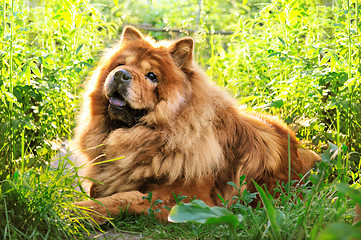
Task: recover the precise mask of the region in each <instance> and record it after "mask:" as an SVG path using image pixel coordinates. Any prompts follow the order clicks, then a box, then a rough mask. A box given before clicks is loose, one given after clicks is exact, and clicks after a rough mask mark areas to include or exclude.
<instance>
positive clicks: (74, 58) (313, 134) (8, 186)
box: [0, 0, 361, 239]
mask: <svg viewBox="0 0 361 240" xmlns="http://www.w3.org/2000/svg"><path fill="white" fill-rule="evenodd" d="M199 2H200V1H195V0H187V1H174V0H171V1H164V0H153V1H151V0H147V1H145V0H142V1H132V0H125V1H117V0H113V1H109V0H108V1H97V0H94V1H90V0H87V1H79V0H67V1H53V0H50V1H21V0H19V1H9V0H3V1H1V3H0V9H1V13H2V14H1V16H0V18H1V19H2V21H1V24H0V90H1V92H2V93H3V94H2V95H1V97H0V129H1V133H2V134H0V156H1V157H0V166H1V167H0V181H1V180H2V182H1V192H0V214H1V217H2V219H6V221H3V222H1V223H0V228H1V229H0V231H1V233H3V234H4V236H5V238H13V239H20V238H21V239H23V238H32V239H34V238H35V239H36V238H40V239H44V238H51V239H53V238H62V239H64V238H65V239H66V238H73V236H76V237H78V238H86V236H84V234H82V233H81V232H83V233H84V232H87V231H93V230H89V228H88V227H84V226H83V225H82V224H81V223H76V224H71V223H70V219H69V217H68V216H66V214H64V212H63V211H62V209H64V208H65V207H69V206H68V202H71V201H74V199H73V198H74V197H76V196H77V195H80V196H82V195H83V193H82V192H80V191H75V190H74V189H72V188H71V186H72V185H73V183H74V182H76V181H77V180H76V179H77V175H76V174H75V173H74V172H71V171H70V172H68V171H66V170H65V169H59V168H57V169H52V168H51V167H50V166H49V162H50V161H51V159H53V158H54V155H55V150H56V149H57V147H58V145H59V142H61V141H62V140H63V139H69V138H71V137H72V130H73V128H74V122H75V121H74V116H75V114H76V111H77V109H78V100H79V93H80V92H81V83H82V82H83V80H84V78H85V76H86V75H87V74H88V73H89V71H90V69H91V67H93V65H94V63H95V62H96V60H97V58H98V53H99V52H100V50H101V49H103V48H104V47H106V46H108V45H109V44H110V43H111V42H113V41H114V40H116V39H117V38H118V34H119V32H120V31H121V28H122V24H124V23H130V24H135V25H141V26H147V27H149V26H151V27H155V28H160V29H174V28H177V29H181V32H179V33H173V32H157V31H150V34H152V35H153V36H154V37H156V38H158V39H163V38H169V37H171V38H173V37H180V36H184V35H188V34H193V30H196V32H194V34H193V37H195V39H196V46H195V49H196V54H195V56H196V58H197V61H198V62H199V63H200V64H201V65H202V66H203V67H204V68H205V69H206V70H207V73H208V75H209V76H211V77H212V79H213V80H214V81H215V82H216V83H217V84H218V85H220V86H222V87H225V88H226V89H227V90H228V91H229V92H230V93H231V94H232V95H234V96H236V98H237V99H238V101H239V103H240V104H244V105H246V106H247V107H250V108H254V109H256V110H260V111H265V112H268V113H270V114H275V115H279V116H280V117H282V118H283V119H285V121H286V122H287V123H288V124H290V125H291V126H292V127H293V128H295V130H296V131H297V130H298V132H297V136H298V137H299V138H300V139H301V142H302V143H305V144H306V145H308V146H307V147H309V148H314V149H316V150H317V151H318V152H320V153H321V152H323V155H322V159H323V161H322V162H321V163H320V164H319V166H318V168H316V169H315V170H314V171H313V172H312V173H311V174H310V176H309V180H308V181H306V185H302V186H300V187H299V188H297V189H291V191H290V192H289V191H284V189H288V186H289V185H290V184H291V183H288V184H289V185H287V184H286V185H285V184H283V185H282V186H279V188H278V189H276V192H277V194H278V195H279V197H278V198H274V197H273V196H270V195H269V194H267V190H266V189H265V190H263V189H261V188H259V192H260V196H259V197H260V198H261V199H262V201H263V205H264V207H262V206H257V207H255V208H251V207H250V206H249V204H250V203H251V202H252V201H253V199H254V198H255V197H256V194H255V193H249V192H248V191H243V188H241V187H242V186H243V185H244V184H245V183H244V179H240V180H241V181H240V186H241V187H240V188H238V187H237V185H236V184H234V183H233V184H232V183H229V184H230V185H232V186H234V187H236V188H237V190H238V196H235V197H234V198H233V199H232V201H231V202H230V201H227V200H224V199H223V198H222V196H219V197H220V200H221V201H222V202H223V204H224V206H225V207H226V208H227V209H226V208H223V209H222V210H219V211H221V212H222V213H224V214H226V213H227V214H228V213H232V214H233V215H232V214H231V215H229V216H237V215H241V216H243V220H242V221H241V224H239V225H237V226H236V225H234V230H235V232H236V234H237V236H238V237H240V238H245V239H268V238H276V239H277V238H279V236H281V238H283V239H318V238H322V239H332V237H333V238H336V237H337V236H339V235H337V234H339V233H338V231H339V229H343V230H344V232H342V234H344V236H350V237H356V236H355V235H354V234H358V231H357V230H356V229H355V227H353V226H351V225H350V224H349V222H350V221H351V218H352V209H353V207H354V205H355V202H358V203H360V202H359V198H358V197H355V196H359V195H358V194H357V193H355V192H353V191H354V190H353V188H356V187H358V186H359V183H358V181H359V168H360V163H359V158H360V152H361V137H360V135H359V134H358V132H360V130H361V126H360V122H361V115H360V112H361V111H360V109H361V88H360V82H361V81H360V71H361V69H360V59H361V54H360V48H361V45H360V42H361V35H360V30H359V29H360V24H361V23H360V21H359V12H360V10H359V7H358V0H351V1H345V0H344V1H341V0H339V1H334V5H333V6H332V7H330V6H326V5H322V4H321V3H320V2H321V1H317V2H316V1H306V0H301V1H291V0H277V1H267V0H264V1H262V0H249V1H247V0H246V1H235V0H229V1H223V2H222V1H201V2H202V3H203V4H201V5H199ZM326 2H327V1H326ZM189 30H192V31H189ZM214 31H230V32H233V34H231V35H212V34H208V33H212V32H214ZM342 143H344V144H342ZM335 183H343V184H351V185H352V188H351V189H352V190H347V189H348V188H346V187H342V186H344V185H337V186H338V190H339V191H337V190H336V187H335V186H336V185H335ZM340 186H341V187H340ZM262 191H264V192H263V193H262ZM300 194H302V195H303V196H304V197H303V201H302V200H301V199H300V198H298V197H296V196H300ZM174 197H175V200H176V201H177V202H181V201H182V200H185V199H186V197H185V196H182V195H178V196H174ZM350 197H351V198H350ZM147 199H148V200H149V201H150V203H151V206H152V207H151V208H150V210H149V214H150V215H154V214H157V211H158V210H159V209H155V210H154V208H157V207H158V206H160V205H161V203H160V202H157V201H155V202H153V203H152V202H151V201H152V196H151V195H148V198H147ZM152 204H153V205H152ZM192 204H193V205H192ZM156 205H157V206H156ZM19 206H20V207H19ZM184 208H186V209H188V210H189V209H194V208H198V209H203V210H202V211H208V213H209V212H212V210H211V209H212V208H209V207H206V206H204V205H203V204H202V203H200V202H198V201H195V202H192V203H190V205H189V204H185V203H180V205H179V209H183V210H184ZM183 210H182V212H178V213H179V214H183V216H184V217H189V216H186V215H184V214H185V213H186V212H183ZM227 214H226V215H227ZM218 217H219V216H218ZM230 218H233V217H230ZM219 219H221V217H219V218H217V217H216V220H217V221H218V220H219ZM73 220H74V219H73ZM197 221H198V220H197ZM202 221H203V222H204V221H205V222H207V220H206V219H205V218H204V219H203V220H202ZM217 221H216V222H217ZM217 223H219V222H217ZM108 227H111V228H112V229H115V230H116V231H127V232H137V233H139V232H141V233H142V234H143V235H145V236H148V237H150V238H152V239H170V238H188V239H189V238H193V239H194V238H197V239H207V238H208V239H214V238H219V239H224V238H230V237H231V236H234V235H229V234H227V230H226V228H227V227H226V226H224V225H222V224H221V225H218V226H216V227H215V226H210V225H202V224H199V223H183V224H179V225H178V224H171V225H162V224H159V223H157V222H155V221H154V219H152V218H151V219H149V218H145V217H143V216H141V217H137V218H135V217H134V216H131V215H129V214H127V213H125V214H124V215H123V216H122V217H119V218H118V219H115V220H114V222H113V223H111V224H109V225H108ZM105 229H106V227H105ZM232 232H233V230H232ZM347 234H348V235H347Z"/></svg>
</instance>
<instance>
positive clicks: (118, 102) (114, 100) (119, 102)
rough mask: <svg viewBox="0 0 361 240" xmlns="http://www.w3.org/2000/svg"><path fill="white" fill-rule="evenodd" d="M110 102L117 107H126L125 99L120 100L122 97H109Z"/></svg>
mask: <svg viewBox="0 0 361 240" xmlns="http://www.w3.org/2000/svg"><path fill="white" fill-rule="evenodd" d="M109 103H110V104H111V105H114V106H116V107H124V106H125V102H124V101H122V100H120V99H118V98H114V97H111V98H109Z"/></svg>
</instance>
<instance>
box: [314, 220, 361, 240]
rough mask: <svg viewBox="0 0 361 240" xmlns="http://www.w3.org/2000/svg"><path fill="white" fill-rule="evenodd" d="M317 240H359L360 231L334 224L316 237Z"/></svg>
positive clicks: (346, 225)
mask: <svg viewBox="0 0 361 240" xmlns="http://www.w3.org/2000/svg"><path fill="white" fill-rule="evenodd" d="M317 239H319V240H339V239H342V240H348V239H350V240H351V239H361V230H360V229H357V228H355V227H352V226H351V225H349V224H346V223H334V224H332V225H330V226H328V227H327V228H326V229H325V230H324V231H322V232H321V234H320V235H319V236H318V238H317Z"/></svg>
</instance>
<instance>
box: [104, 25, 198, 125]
mask: <svg viewBox="0 0 361 240" xmlns="http://www.w3.org/2000/svg"><path fill="white" fill-rule="evenodd" d="M192 59H193V40H192V39H191V38H183V39H180V40H178V41H175V42H169V41H163V42H155V41H154V40H153V39H151V38H149V37H144V36H143V35H142V34H141V33H140V32H139V31H138V30H136V29H135V28H132V27H126V28H125V29H124V30H123V33H122V37H121V41H120V43H118V44H117V45H116V46H115V47H113V48H111V49H110V50H108V51H107V52H106V54H105V56H104V57H103V59H102V60H101V62H100V64H101V67H99V68H98V71H99V73H98V77H97V85H99V86H100V87H101V88H102V93H101V94H103V95H104V96H105V99H106V103H105V105H106V114H108V115H109V117H110V118H111V119H112V120H115V121H118V122H121V123H122V125H125V126H128V127H132V126H134V125H135V124H137V123H138V122H140V121H143V122H148V123H163V122H167V121H169V120H170V119H171V118H172V117H174V115H175V114H176V113H177V111H179V110H180V108H181V107H182V105H183V104H184V103H185V102H186V101H187V99H188V98H189V96H190V94H191V87H190V79H189V78H190V75H191V74H192V67H191V65H192Z"/></svg>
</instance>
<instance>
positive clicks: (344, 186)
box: [336, 183, 361, 205]
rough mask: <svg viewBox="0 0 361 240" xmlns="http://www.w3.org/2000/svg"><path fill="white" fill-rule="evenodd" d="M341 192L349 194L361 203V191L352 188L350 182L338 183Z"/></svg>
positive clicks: (337, 186)
mask: <svg viewBox="0 0 361 240" xmlns="http://www.w3.org/2000/svg"><path fill="white" fill-rule="evenodd" d="M336 188H337V190H338V191H339V192H341V193H345V194H349V195H350V197H351V198H352V200H354V201H355V202H356V203H358V204H360V205H361V191H359V190H356V189H353V188H351V187H350V186H349V185H348V184H344V183H340V184H336Z"/></svg>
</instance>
